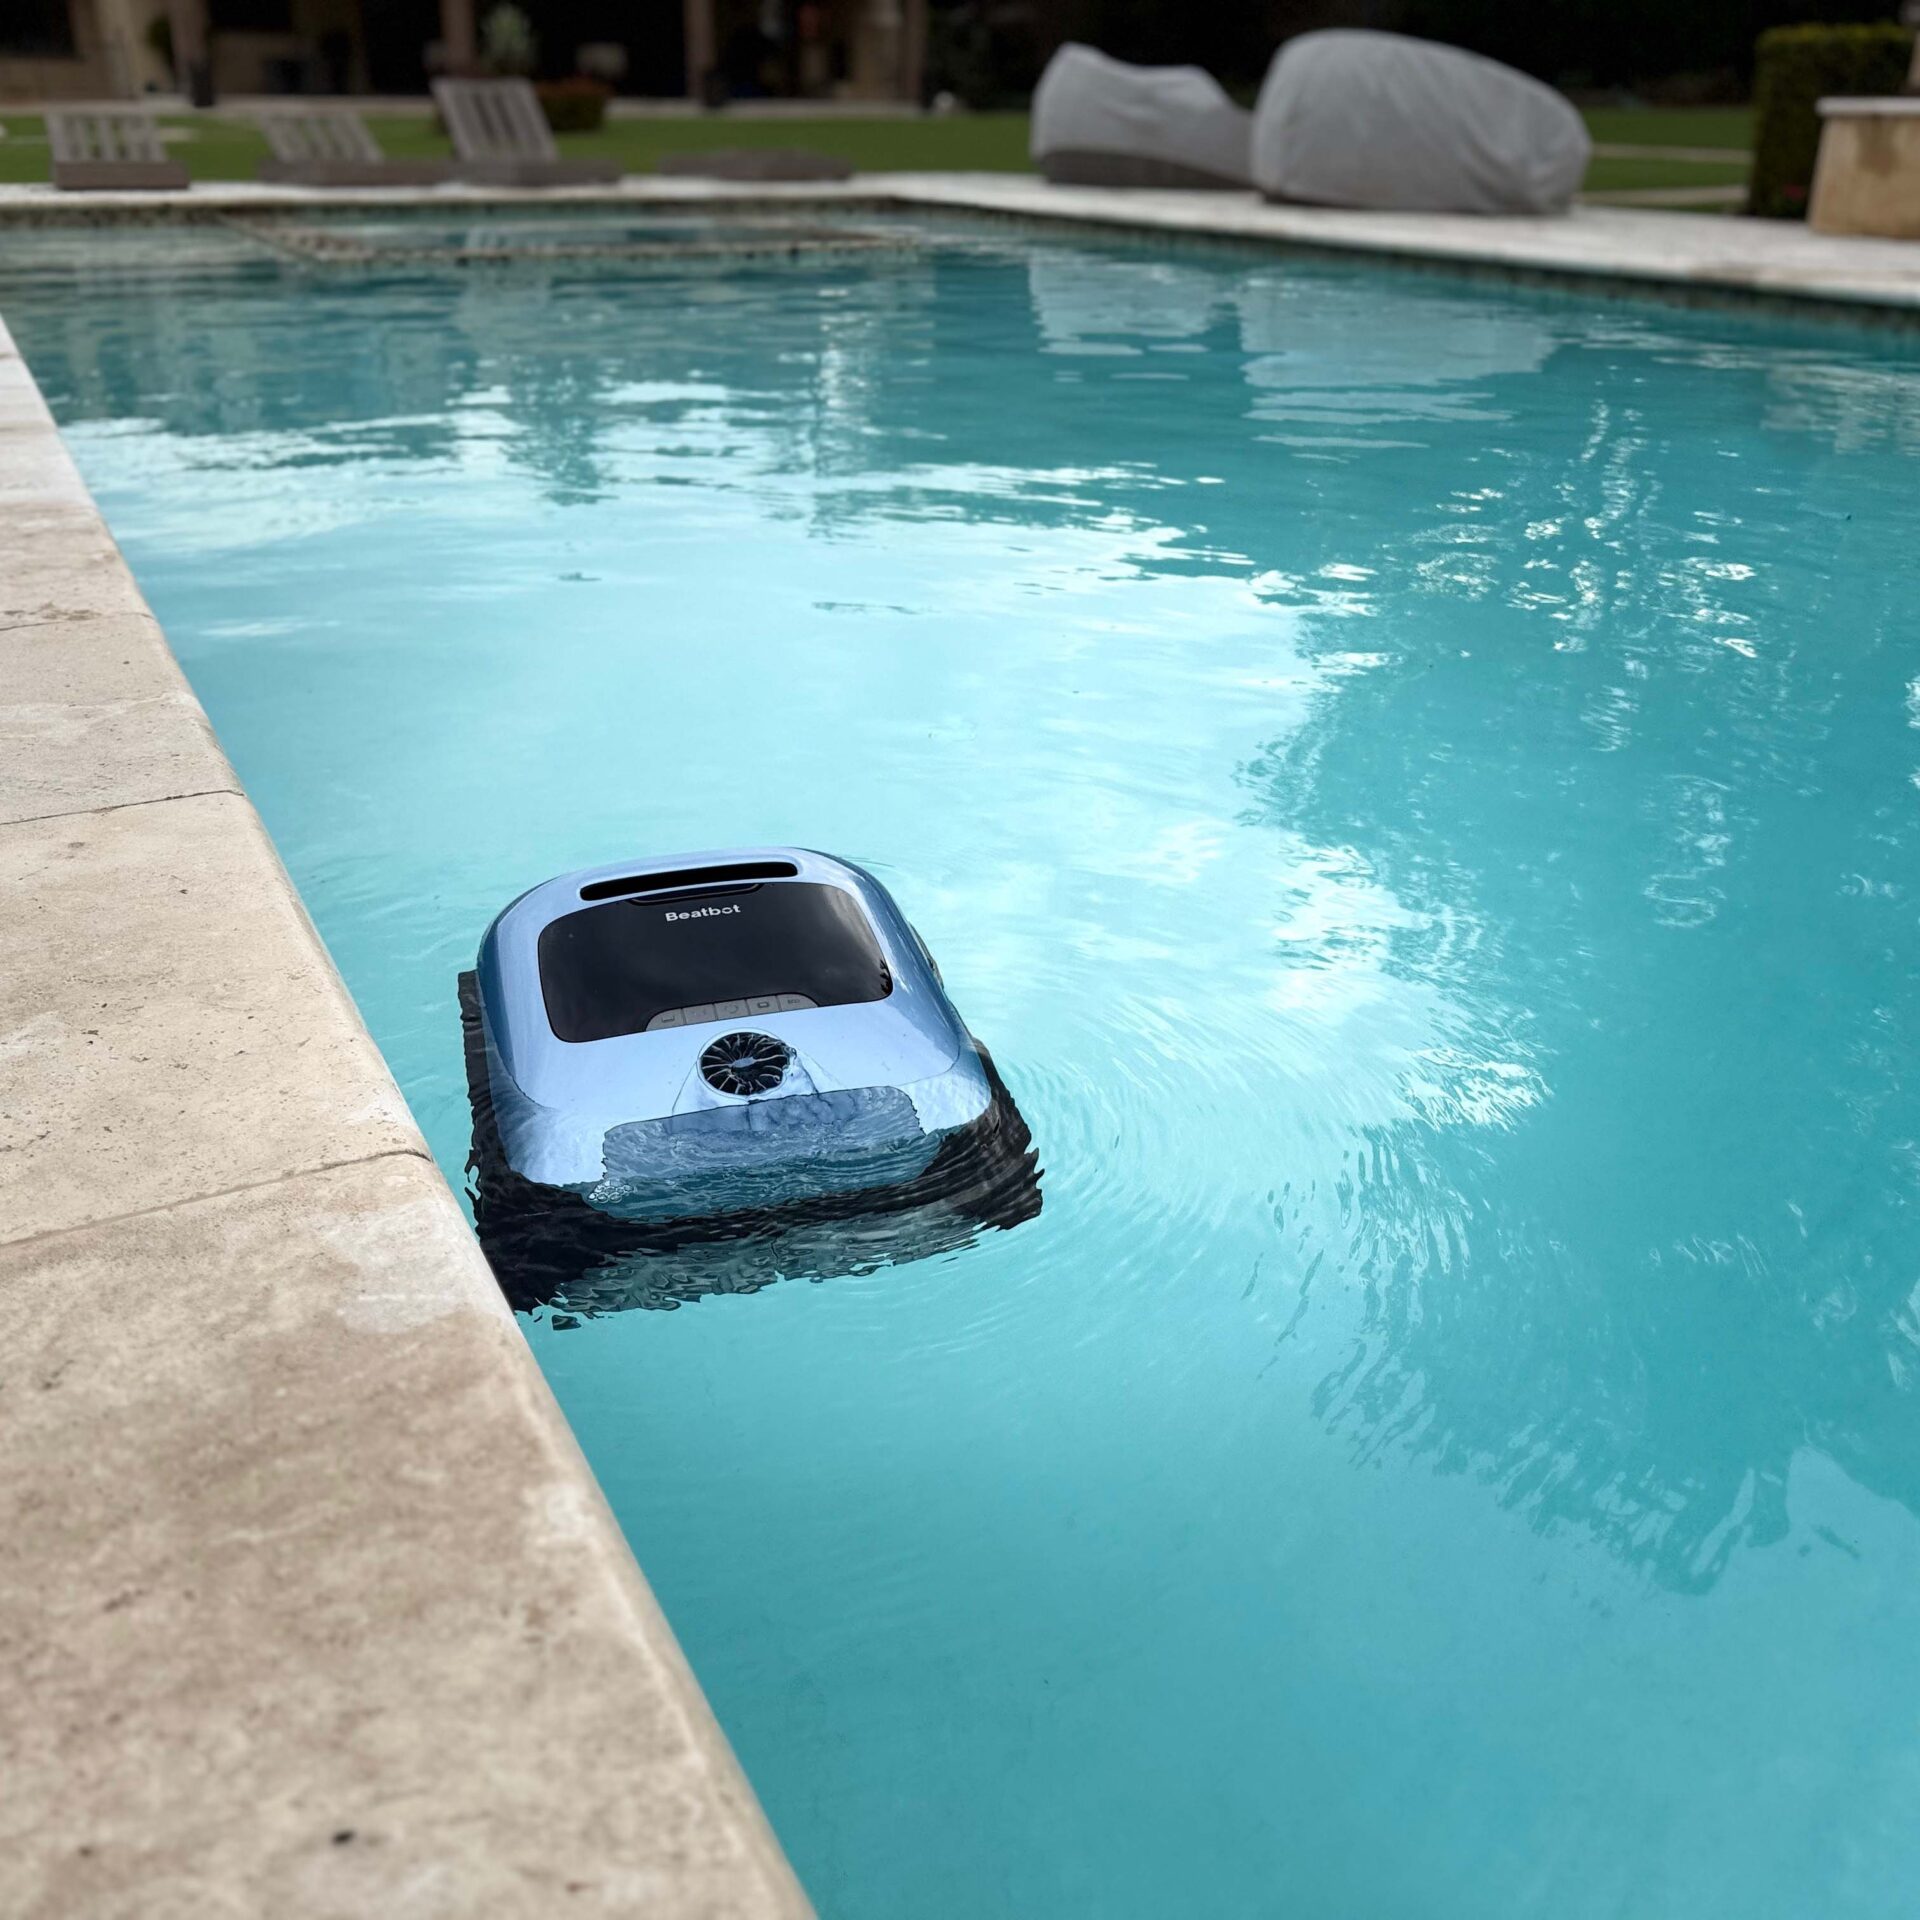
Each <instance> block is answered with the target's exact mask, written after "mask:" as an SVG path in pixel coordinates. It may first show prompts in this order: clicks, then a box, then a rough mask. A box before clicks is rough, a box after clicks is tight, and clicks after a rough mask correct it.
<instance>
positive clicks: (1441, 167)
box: [1253, 28, 1592, 213]
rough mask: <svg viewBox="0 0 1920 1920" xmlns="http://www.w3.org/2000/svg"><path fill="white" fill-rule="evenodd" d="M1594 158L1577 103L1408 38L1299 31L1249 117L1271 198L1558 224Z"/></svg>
mask: <svg viewBox="0 0 1920 1920" xmlns="http://www.w3.org/2000/svg"><path fill="white" fill-rule="evenodd" d="M1591 151H1592V147H1591V143H1590V142H1589V140H1588V138H1587V129H1586V126H1585V124H1584V122H1583V121H1582V120H1581V118H1580V116H1579V114H1578V113H1576V112H1575V111H1574V109H1573V106H1572V103H1571V102H1570V101H1568V100H1566V99H1565V98H1563V97H1562V96H1561V95H1560V94H1558V93H1556V92H1554V90H1553V89H1552V88H1551V87H1549V86H1546V85H1544V84H1543V83H1542V82H1540V81H1538V80H1534V79H1530V78H1529V77H1528V76H1527V75H1526V74H1524V73H1516V72H1515V71H1514V70H1513V68H1511V67H1504V66H1502V65H1501V64H1500V62H1499V61H1497V60H1488V59H1485V58H1483V57H1482V56H1481V55H1479V54H1477V53H1465V52H1462V51H1461V49H1460V48H1458V47H1442V46H1437V45H1435V44H1434V43H1433V42H1432V41H1430V40H1412V39H1409V38H1407V37H1406V36H1405V35H1403V34H1397V33H1371V32H1365V31H1361V30H1357V29H1356V30H1347V29H1343V28H1342V29H1333V30H1330V31H1328V32H1325V33H1303V34H1301V35H1300V36H1299V37H1298V38H1297V39H1293V40H1289V41H1288V42H1287V43H1286V45H1285V46H1283V47H1282V48H1281V49H1280V51H1279V52H1278V53H1277V54H1276V55H1275V56H1274V60H1273V65H1272V66H1271V67H1270V68H1269V69H1268V70H1267V78H1266V84H1265V85H1264V86H1263V87H1262V88H1261V89H1260V99H1259V103H1258V104H1257V105H1256V106H1255V108H1254V110H1253V178H1254V184H1255V185H1256V186H1258V187H1259V189H1260V191H1261V192H1262V193H1264V194H1266V195H1267V197H1268V198H1269V199H1274V200H1298V201H1306V202H1309V203H1311V204H1314V205H1319V206H1330V207H1373V208H1391V209H1395V210H1398V211H1403V212H1421V213H1558V212H1560V211H1562V210H1563V209H1564V208H1565V207H1566V205H1567V203H1568V202H1569V201H1570V200H1571V199H1572V198H1573V196H1574V194H1575V193H1577V192H1578V191H1579V188H1580V182H1581V181H1582V179H1584V178H1585V176H1586V171H1587V159H1588V156H1589V154H1590V153H1591Z"/></svg>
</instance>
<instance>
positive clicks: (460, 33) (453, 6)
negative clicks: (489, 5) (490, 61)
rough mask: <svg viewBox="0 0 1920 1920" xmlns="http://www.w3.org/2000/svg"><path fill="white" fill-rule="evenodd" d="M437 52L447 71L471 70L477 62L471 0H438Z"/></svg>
mask: <svg viewBox="0 0 1920 1920" xmlns="http://www.w3.org/2000/svg"><path fill="white" fill-rule="evenodd" d="M440 51H441V58H442V59H443V60H444V61H445V62H446V71H447V72H448V73H454V74H459V73H472V72H473V71H474V69H475V68H477V67H478V66H479V64H480V36H479V34H478V32H477V31H476V30H475V28H474V24H473V0H440Z"/></svg>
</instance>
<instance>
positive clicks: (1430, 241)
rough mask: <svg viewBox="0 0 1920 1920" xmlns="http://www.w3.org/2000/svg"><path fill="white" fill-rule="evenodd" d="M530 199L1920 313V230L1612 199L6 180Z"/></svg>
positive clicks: (1828, 312) (964, 182) (251, 202)
mask: <svg viewBox="0 0 1920 1920" xmlns="http://www.w3.org/2000/svg"><path fill="white" fill-rule="evenodd" d="M529 207H549V208H560V209H572V210H576V211H582V210H589V209H594V208H620V207H625V208H631V209H644V208H655V209H662V210H669V209H677V210H682V211H684V210H687V209H689V208H700V207H713V208H724V209H726V210H728V211H730V212H735V213H741V212H754V211H768V212H773V211H780V212H786V213H794V212H800V211H805V210H807V209H809V208H812V209H819V210H823V211H826V210H837V211H840V212H909V211H919V212H931V211H941V212H949V213H960V214H974V215H982V214H984V215H997V216H1000V217H1004V218H1012V219H1017V220H1020V221H1025V222H1037V223H1041V224H1045V225H1053V226H1063V227H1069V228H1072V227H1079V228H1083V229H1089V228H1090V229H1097V230H1103V231H1107V232H1117V233H1128V232H1130V233H1133V234H1136V235H1143V236H1152V237H1154V238H1156V239H1159V240H1174V239H1183V240H1187V241H1193V242H1209V241H1210V242H1215V243H1218V242H1221V241H1228V242H1239V243H1242V244H1247V245H1252V246H1256V247H1266V248H1272V249H1277V250H1280V251H1283V252H1291V253H1295V254H1331V255H1348V256H1360V257H1365V258H1370V259H1375V260H1381V261H1386V262H1391V263H1393V264H1395V265H1397V266H1401V267H1407V268H1418V269H1422V270H1425V271H1429V272H1432V271H1448V272H1455V273H1466V274H1471V275H1475V276H1482V277H1484V276H1493V277H1498V278H1501V279H1506V280H1513V281H1519V282H1522V283H1525V284H1535V285H1541V284H1552V285H1559V286H1565V287H1570V288H1577V289H1579V290H1580V291H1582V292H1584V293H1585V294H1587V295H1588V296H1589V297H1595V296H1598V297H1619V296H1626V297H1634V298H1639V299H1654V300H1663V301H1669V302H1673V301H1678V302H1681V303H1684V304H1689V305H1697V304H1712V305H1734V306H1747V307H1757V308H1761V309H1772V310H1776V311H1786V312H1798V313H1800V314H1802V315H1806V316H1808V317H1815V318H1819V317H1825V318H1837V317H1842V316H1845V317H1850V318H1851V319H1853V320H1854V321H1855V322H1856V323H1862V324H1868V325H1877V326H1894V327H1901V328H1910V327H1920V242H1913V241H1902V240H1882V239H1873V238H1862V237H1857V236H1852V235H1839V234H1822V233H1814V232H1812V231H1811V230H1810V229H1808V228H1807V227H1806V226H1805V225H1803V224H1802V223H1800V222H1798V221H1782V220H1755V219H1750V218H1747V217H1746V216H1743V215H1727V214H1699V213H1683V212H1678V211H1671V210H1664V209H1658V208H1638V207H1620V206H1604V205H1577V206H1575V207H1574V208H1573V209H1572V210H1571V211H1570V212H1568V213H1566V214H1564V215H1557V216H1552V217H1531V216H1528V217H1520V216H1512V217H1489V216H1484V215H1477V214H1436V213H1377V212H1356V211H1352V210H1349V209H1345V208H1335V207H1301V206H1288V205H1276V204H1274V203H1271V202H1268V201H1265V200H1263V199H1261V198H1260V197H1259V196H1258V195H1257V194H1254V193H1250V192H1249V193H1198V192H1172V191H1155V190H1147V189H1139V188H1127V189H1119V188H1103V187H1072V186H1055V185H1052V184H1050V183H1049V182H1047V181H1044V180H1042V179H1040V178H1039V177H1038V176H1036V175H1032V174H1013V173H875V174H858V175H855V176H854V177H853V178H852V179H851V180H849V181H846V182H839V183H834V182H827V183H815V182H804V183H790V184H789V183H738V182H729V181H717V180H698V179H688V178H679V177H672V176H668V177H663V176H660V175H655V174H645V175H630V176H629V177H628V178H627V179H626V180H625V181H623V182H621V183H619V184H618V185H615V186H611V187H609V186H596V187H575V188H562V189H558V190H548V191H537V190H528V189H521V190H515V189H506V188H491V187H488V188H482V187H472V186H463V185H458V184H454V185H445V186H438V187H394V188H359V189H349V190H340V189H324V188H297V187H287V186H281V185H263V184H260V183H257V182H248V181H237V182H230V183H220V184H209V185H204V186H198V187H194V188H191V189H189V190H187V191H185V192H178V193H147V194H137V193H64V194H63V193H56V192H55V191H54V190H53V189H52V188H51V187H43V186H0V229H4V227H6V226H8V225H27V226H75V225H84V224H90V223H98V224H112V225H124V224H140V225H155V224H165V223H168V222H180V221H186V222H200V223H207V224H218V223H221V222H223V221H226V220H228V219H230V218H233V217H236V216H246V215H259V214H263V213H299V212H306V213H312V212H314V211H316V210H331V211H355V210H357V211H363V212H368V213H382V212H384V213H392V212H395V211H398V210H416V209H440V210H443V211H453V210H458V209H461V208H466V209H471V210H482V209H487V208H503V209H504V208H529Z"/></svg>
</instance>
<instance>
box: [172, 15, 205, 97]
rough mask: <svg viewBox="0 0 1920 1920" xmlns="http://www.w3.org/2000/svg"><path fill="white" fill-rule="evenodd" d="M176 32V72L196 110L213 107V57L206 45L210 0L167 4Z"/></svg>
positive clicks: (174, 67)
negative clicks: (208, 4)
mask: <svg viewBox="0 0 1920 1920" xmlns="http://www.w3.org/2000/svg"><path fill="white" fill-rule="evenodd" d="M167 23H168V25H169V26H170V27H172V29H173V71H174V76H175V78H176V80H177V81H178V83H179V86H180V91H181V92H182V93H184V94H185V95H186V96H187V99H188V100H189V102H191V104H192V105H194V106H196V107H210V106H212V105H213V57H212V54H211V52H210V51H209V49H208V44H207V0H167Z"/></svg>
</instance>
